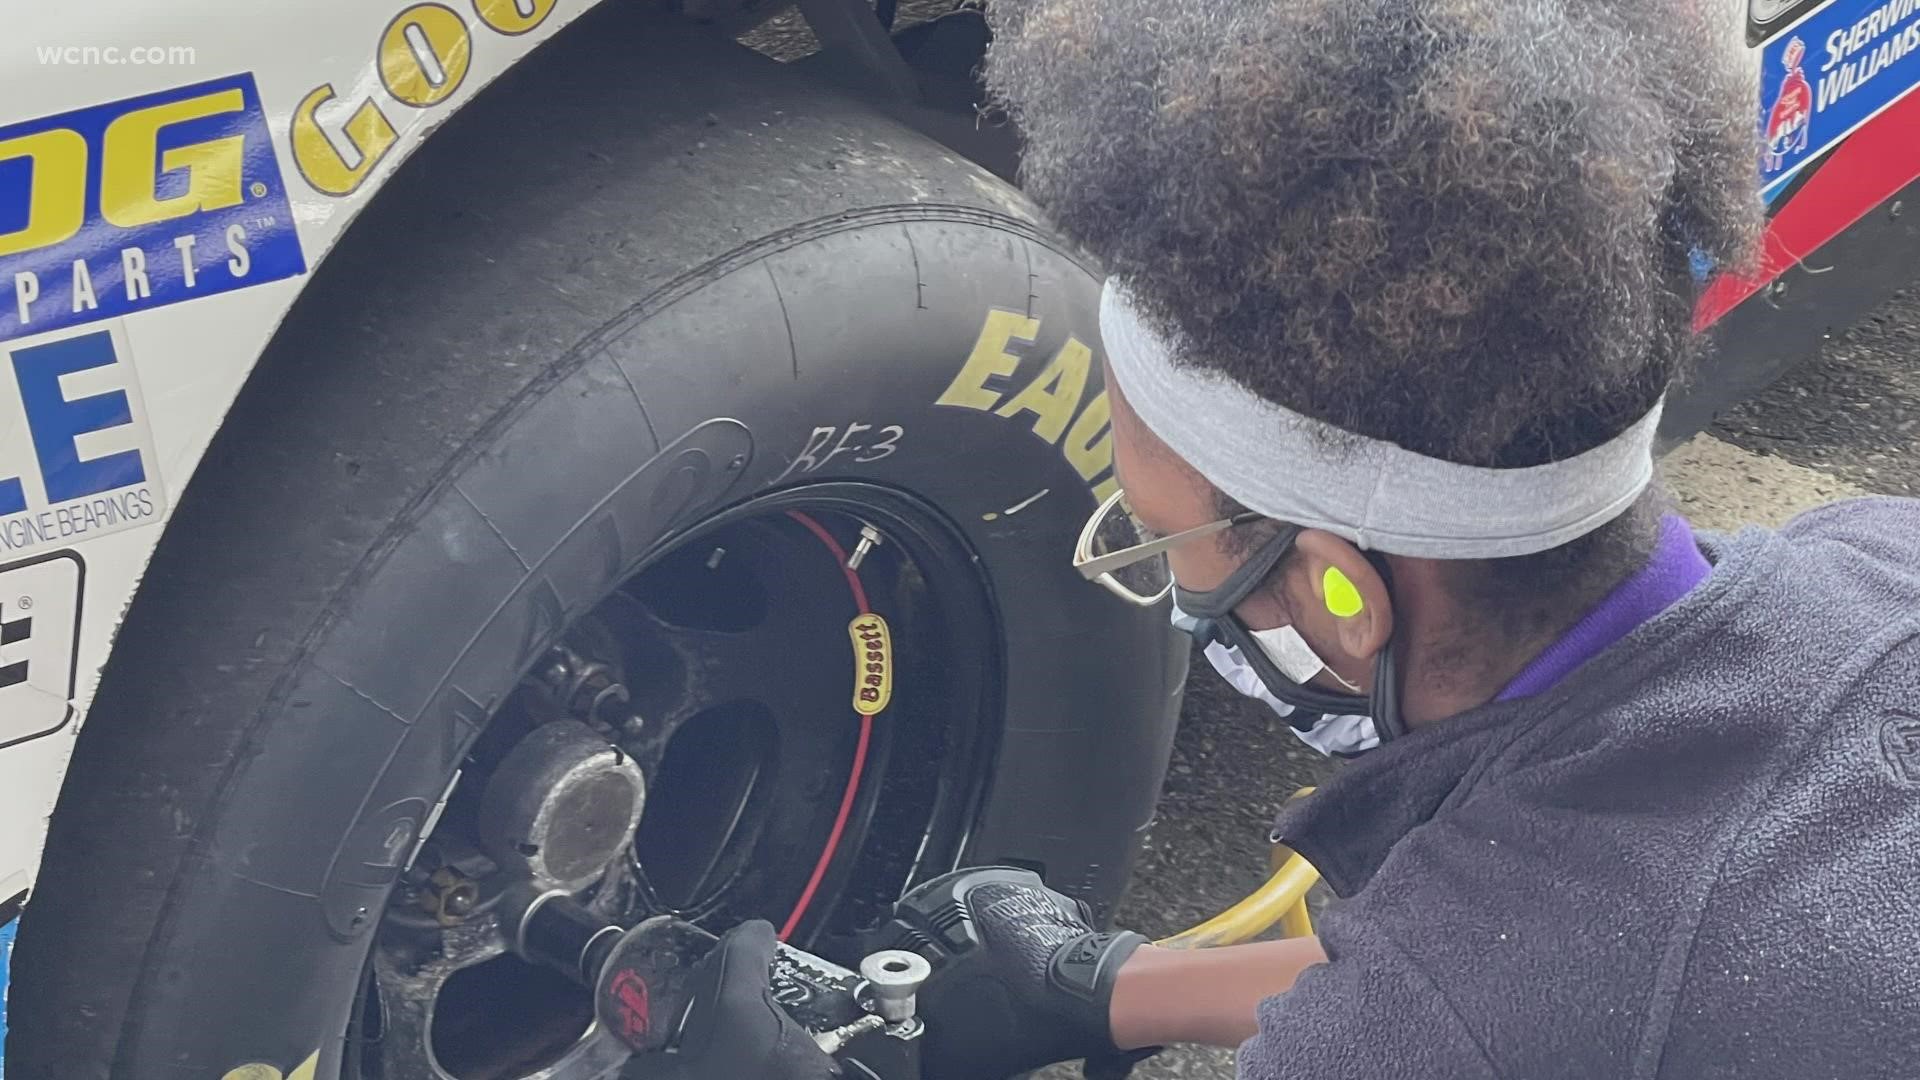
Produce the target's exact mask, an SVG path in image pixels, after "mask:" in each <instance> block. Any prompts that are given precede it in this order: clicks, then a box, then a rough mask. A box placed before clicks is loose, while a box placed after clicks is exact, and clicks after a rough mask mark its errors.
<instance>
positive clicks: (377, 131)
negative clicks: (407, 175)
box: [292, 0, 559, 198]
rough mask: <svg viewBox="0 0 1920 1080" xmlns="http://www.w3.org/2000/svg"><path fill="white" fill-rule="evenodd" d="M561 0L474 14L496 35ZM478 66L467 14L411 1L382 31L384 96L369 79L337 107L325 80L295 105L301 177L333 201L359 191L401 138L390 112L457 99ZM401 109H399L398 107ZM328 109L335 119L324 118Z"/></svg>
mask: <svg viewBox="0 0 1920 1080" xmlns="http://www.w3.org/2000/svg"><path fill="white" fill-rule="evenodd" d="M557 3H559V0H472V7H473V14H474V17H475V18H477V19H479V20H480V22H481V23H483V24H485V26H486V27H487V29H488V30H490V31H491V32H492V33H495V34H501V35H505V36H508V37H514V36H518V35H520V34H524V33H527V32H528V31H530V30H533V29H534V28H535V27H538V26H539V25H540V24H541V23H543V22H546V21H547V16H549V15H551V14H553V9H554V5H555V4H557ZM472 67H473V31H472V30H470V29H469V28H468V26H467V20H466V18H465V16H463V15H461V13H460V12H458V11H455V10H454V9H453V8H451V7H448V6H447V5H445V4H441V3H431V2H429V3H421V4H414V5H412V6H410V7H408V8H406V9H404V10H403V11H401V12H400V13H399V14H398V15H395V16H394V17H393V21H391V22H389V23H388V24H387V25H386V28H385V29H384V30H382V31H381V32H380V36H379V39H378V40H377V41H375V42H374V48H373V70H374V71H375V72H376V73H377V74H378V75H379V82H380V86H381V88H382V89H383V90H384V91H385V93H384V94H375V93H373V92H372V86H371V84H370V83H369V82H367V81H366V80H356V81H355V82H354V83H353V84H352V86H351V89H352V90H354V91H356V92H359V94H360V98H359V100H358V101H357V102H355V103H354V104H352V105H351V106H347V105H346V104H344V103H342V104H335V102H336V100H337V99H338V98H339V96H340V91H339V90H337V89H336V88H335V87H334V85H333V84H332V83H321V84H320V85H319V86H316V87H314V88H313V89H312V90H309V91H307V93H306V95H305V96H304V97H302V98H301V99H300V103H299V104H298V105H296V106H295V107H294V110H293V134H292V143H293V162H294V165H295V166H296V167H297V168H298V169H299V170H300V176H301V178H302V179H304V180H306V182H307V183H308V184H309V185H310V186H311V187H312V188H313V190H315V191H317V192H319V193H321V194H322V195H332V196H334V197H336V198H339V197H343V196H347V195H351V194H353V193H354V192H356V191H358V190H360V185H362V184H364V183H366V180H367V177H369V176H371V175H372V174H373V170H374V169H376V168H378V167H379V166H380V163H381V162H382V161H384V160H386V158H387V155H388V154H390V153H392V151H393V148H394V146H395V145H396V144H397V143H399V141H400V130H399V128H397V127H395V126H394V122H393V117H395V116H401V117H402V120H403V123H404V115H405V112H406V110H408V109H432V108H434V107H436V106H438V105H441V104H443V103H444V102H446V101H447V100H448V99H449V98H451V97H453V95H454V92H455V91H457V90H459V89H460V87H461V85H462V84H463V83H465V82H466V78H467V72H468V71H469V70H470V69H471V68H472ZM394 106H398V109H396V108H394ZM322 110H326V111H327V112H328V113H330V114H333V115H334V117H335V118H334V119H332V120H322V118H321V116H320V113H321V111H322Z"/></svg>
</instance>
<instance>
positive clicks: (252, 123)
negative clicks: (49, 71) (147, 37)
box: [0, 74, 307, 340]
mask: <svg viewBox="0 0 1920 1080" xmlns="http://www.w3.org/2000/svg"><path fill="white" fill-rule="evenodd" d="M306 268H307V267H306V258H305V256H304V255H303V254H302V253H301V251H300V240H299V237H298V236H297V235H296V233H295V231H294V225H293V213H292V211H291V210H290V209H289V208H288V204H287V192H286V187H285V185H284V184H283V183H282V181H281V178H280V167H279V165H278V164H277V163H276V162H275V160H274V154H273V144H272V142H271V141H270V140H269V139H268V138H267V125H266V120H265V119H264V117H263V115H262V113H261V110H260V93H259V91H258V90H257V89H256V88H255V87H254V83H253V76H252V75H250V74H241V75H230V76H228V77H226V78H224V79H215V80H213V81H211V82H204V83H199V84H197V85H194V86H184V87H177V88H174V89H170V90H163V91H161V92H159V93H155V94H147V95H144V96H141V97H137V98H128V99H127V100H125V101H116V102H113V103H111V104H107V105H95V106H92V107H90V108H85V109H79V110H76V111H74V112H69V113H62V114H60V115H58V116H49V117H43V118H41V119H38V120H29V121H27V122H25V123H20V124H14V125H11V126H9V127H5V128H0V340H5V339H7V338H13V337H20V336H23V335H26V334H38V333H42V332H45V331H48V330H58V329H60V328H61V327H66V326H75V325H78V324H80V323H86V322H92V321H94V320H96V319H106V318H112V317H114V316H118V315H129V314H133V313H135V312H139V311H144V310H147V309H148V308H155V307H160V306H161V305H164V304H177V303H179V302H181V301H183V300H192V299H195V298H198V297H202V296H212V295H215V294H217V293H223V292H229V291H232V290H234V289H242V288H245V287H247V286H249V285H260V284H264V283H266V282H269V281H278V280H280V279H282V278H287V277H292V276H293V275H295V274H299V273H303V272H305V270H306Z"/></svg>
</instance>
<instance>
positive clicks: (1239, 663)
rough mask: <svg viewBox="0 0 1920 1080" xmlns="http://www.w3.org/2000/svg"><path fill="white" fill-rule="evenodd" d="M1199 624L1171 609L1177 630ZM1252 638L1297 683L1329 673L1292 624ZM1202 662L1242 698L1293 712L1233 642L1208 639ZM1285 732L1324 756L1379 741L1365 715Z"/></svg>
mask: <svg viewBox="0 0 1920 1080" xmlns="http://www.w3.org/2000/svg"><path fill="white" fill-rule="evenodd" d="M1197 624H1198V620H1197V619H1195V618H1194V617H1193V616H1191V615H1189V614H1187V613H1186V612H1184V611H1181V610H1180V608H1179V607H1178V606H1177V605H1176V606H1175V607H1174V609H1173V625H1174V626H1175V627H1177V628H1179V629H1181V630H1184V631H1188V632H1192V630H1193V628H1194V627H1195V626H1196V625H1197ZM1252 633H1253V639H1254V640H1255V641H1257V642H1259V643H1260V649H1261V651H1262V652H1264V653H1266V654H1267V658H1268V659H1270V660H1272V661H1273V665H1274V666H1275V667H1277V668H1279V669H1280V673H1281V674H1282V675H1285V676H1286V677H1287V678H1289V679H1292V680H1293V681H1294V682H1297V683H1304V682H1306V681H1307V680H1309V679H1312V678H1313V677H1314V676H1316V675H1319V674H1320V673H1321V672H1322V671H1332V669H1330V668H1328V667H1327V665H1326V662H1325V661H1323V660H1321V659H1320V655H1319V654H1318V653H1316V652H1314V651H1313V646H1311V645H1308V644H1307V642H1306V639H1305V638H1302V637H1301V636H1300V632H1299V631H1298V630H1295V629H1294V628H1293V627H1291V626H1281V627H1276V628H1275V629H1272V630H1255V631H1253V632H1252ZM1206 654H1207V661H1208V662H1209V663H1211V664H1212V665H1213V670H1215V671H1217V672H1219V673H1220V677H1221V678H1223V679H1225V680H1227V682H1228V684H1229V685H1231V686H1232V687H1233V688H1234V689H1235V690H1238V691H1240V692H1241V693H1242V694H1245V695H1246V696H1247V697H1250V698H1254V699H1255V700H1258V701H1264V702H1266V703H1267V705H1268V707H1270V708H1271V709H1273V711H1274V712H1276V713H1279V714H1280V715H1281V716H1283V717H1290V716H1292V715H1293V714H1294V712H1295V711H1296V710H1295V709H1294V707H1293V706H1291V705H1289V704H1287V703H1286V702H1284V701H1281V700H1280V699H1279V698H1276V697H1274V696H1273V692H1272V691H1271V690H1268V689H1267V684H1266V683H1264V682H1262V681H1261V680H1260V673H1259V672H1257V671H1255V670H1254V668H1253V665H1252V664H1249V663H1248V662H1247V658H1246V657H1244V656H1242V655H1240V649H1239V648H1238V647H1237V646H1231V645H1228V644H1226V643H1224V642H1221V641H1214V642H1210V643H1208V645H1207V649H1206ZM1332 674H1333V677H1334V678H1335V679H1339V680H1340V682H1341V683H1343V684H1345V685H1346V687H1347V688H1348V689H1349V690H1352V691H1353V692H1355V693H1358V692H1359V690H1360V688H1359V687H1357V686H1354V685H1353V684H1352V683H1349V682H1347V680H1345V679H1341V678H1340V673H1339V672H1337V671H1334V672H1332ZM1287 730H1289V731H1291V732H1293V733H1294V734H1295V735H1298V736H1299V737H1300V741H1301V742H1304V743H1306V744H1307V745H1308V746H1311V747H1313V748H1314V749H1315V750H1318V751H1320V752H1321V753H1323V754H1328V755H1332V754H1357V753H1359V752H1360V751H1362V750H1371V749H1373V748H1374V747H1376V746H1379V745H1380V735H1379V733H1378V732H1377V731H1375V730H1374V726H1373V718H1372V717H1368V716H1322V717H1321V718H1320V719H1319V720H1317V721H1315V722H1314V725H1313V727H1312V728H1311V729H1310V730H1307V731H1301V730H1300V729H1299V728H1297V727H1294V726H1293V725H1292V724H1291V723H1289V724H1288V725H1287Z"/></svg>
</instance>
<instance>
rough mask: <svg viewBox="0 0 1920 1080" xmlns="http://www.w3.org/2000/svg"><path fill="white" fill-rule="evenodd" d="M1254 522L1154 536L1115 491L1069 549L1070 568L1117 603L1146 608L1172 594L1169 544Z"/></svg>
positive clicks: (1240, 517)
mask: <svg viewBox="0 0 1920 1080" xmlns="http://www.w3.org/2000/svg"><path fill="white" fill-rule="evenodd" d="M1259 520H1261V515H1259V514H1256V513H1253V512H1251V511H1249V512H1247V513H1242V514H1236V515H1234V516H1233V517H1230V518H1221V519H1220V520H1218V521H1210V522H1208V523H1206V524H1205V525H1196V526H1194V527H1193V528H1191V529H1182V530H1181V531H1179V532H1177V533H1174V534H1173V535H1172V536H1160V537H1155V536H1154V533H1153V530H1152V529H1149V528H1147V526H1146V525H1144V524H1142V523H1141V521H1140V519H1139V518H1137V517H1134V516H1133V508H1132V507H1131V506H1129V505H1128V504H1127V493H1126V492H1125V491H1115V492H1114V493H1113V494H1111V495H1109V496H1107V498H1106V501H1105V502H1102V503H1101V504H1100V506H1099V508H1098V509H1096V510H1094V512H1093V516H1092V517H1090V518H1088V519H1087V523H1086V525H1085V526H1084V527H1082V528H1081V530H1080V542H1079V543H1078V544H1076V545H1074V549H1073V568H1074V569H1075V570H1078V571H1080V576H1081V577H1084V578H1086V579H1087V580H1088V581H1097V582H1099V583H1100V584H1101V585H1103V586H1105V587H1106V589H1107V591H1108V592H1111V593H1113V594H1114V595H1115V596H1118V597H1119V598H1120V599H1122V600H1125V601H1127V602H1128V603H1130V604H1139V605H1141V606H1142V607H1148V606H1151V605H1153V604H1157V603H1159V602H1160V601H1162V600H1164V599H1166V597H1167V594H1168V593H1171V592H1172V591H1173V572H1172V571H1171V570H1170V569H1168V567H1167V552H1168V551H1169V550H1171V549H1172V548H1173V547H1174V545H1176V544H1184V543H1186V542H1187V541H1188V540H1193V539H1197V538H1199V537H1202V536H1212V535H1213V534H1215V533H1219V532H1225V531H1226V530H1228V529H1231V528H1233V527H1234V526H1235V525H1244V524H1246V523H1248V522H1250V521H1259Z"/></svg>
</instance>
